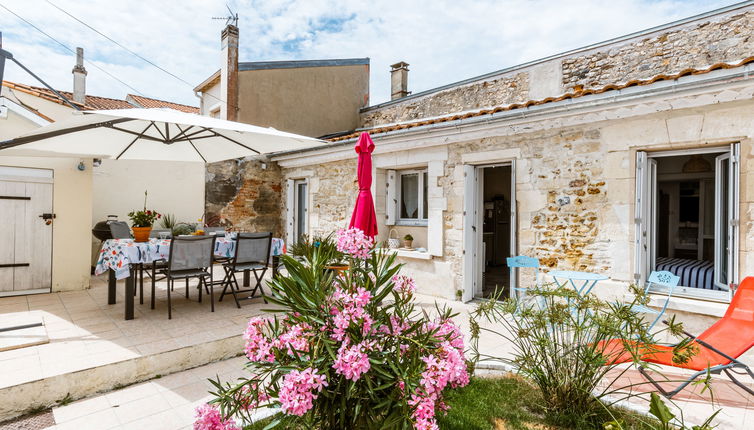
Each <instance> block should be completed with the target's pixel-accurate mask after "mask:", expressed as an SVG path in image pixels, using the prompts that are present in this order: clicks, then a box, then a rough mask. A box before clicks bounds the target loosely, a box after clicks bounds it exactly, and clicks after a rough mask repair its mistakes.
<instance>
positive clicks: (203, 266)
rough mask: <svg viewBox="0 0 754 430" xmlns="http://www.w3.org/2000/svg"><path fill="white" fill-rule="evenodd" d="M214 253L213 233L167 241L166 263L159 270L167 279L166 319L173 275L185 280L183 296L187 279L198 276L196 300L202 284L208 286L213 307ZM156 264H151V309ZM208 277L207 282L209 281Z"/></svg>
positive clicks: (169, 316)
mask: <svg viewBox="0 0 754 430" xmlns="http://www.w3.org/2000/svg"><path fill="white" fill-rule="evenodd" d="M214 253H215V237H214V236H178V237H175V238H173V240H172V241H171V242H170V256H169V257H168V262H167V267H166V268H164V269H162V270H160V273H161V274H163V275H164V276H165V279H167V282H168V286H167V292H168V319H172V318H173V309H172V306H171V302H170V291H171V290H172V287H173V284H174V283H175V280H176V279H184V280H185V281H186V298H188V296H189V283H188V281H189V279H191V278H197V279H199V285H198V287H199V302H200V303H201V301H202V289H203V288H202V287H204V289H209V294H210V306H211V309H212V312H214V311H215V292H214V285H213V283H212V282H211V281H212V257H213V255H214ZM155 276H156V273H155V268H154V266H153V268H152V308H153V309H154V295H155ZM208 279H209V282H208Z"/></svg>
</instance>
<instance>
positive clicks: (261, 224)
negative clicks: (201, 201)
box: [205, 158, 283, 237]
mask: <svg viewBox="0 0 754 430" xmlns="http://www.w3.org/2000/svg"><path fill="white" fill-rule="evenodd" d="M263 163H264V164H265V166H266V167H265V168H263ZM281 191H282V175H281V172H280V168H279V167H278V165H277V164H276V163H271V162H269V161H266V160H264V159H262V158H257V159H240V160H229V161H223V162H219V163H212V164H210V165H208V166H207V174H206V193H207V196H206V199H205V219H206V220H207V221H209V222H211V223H216V222H218V221H219V220H220V219H222V220H223V221H225V223H227V224H230V225H232V226H233V227H234V228H236V229H239V230H244V231H271V232H273V234H274V235H275V237H281V236H280V235H282V234H283V229H282V225H281V222H280V216H279V214H280V212H281V210H282V206H283V205H282V204H281V200H282V193H281Z"/></svg>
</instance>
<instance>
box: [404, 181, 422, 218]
mask: <svg viewBox="0 0 754 430" xmlns="http://www.w3.org/2000/svg"><path fill="white" fill-rule="evenodd" d="M401 218H403V219H418V218H419V174H418V173H411V174H408V175H401Z"/></svg>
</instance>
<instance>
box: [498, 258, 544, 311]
mask: <svg viewBox="0 0 754 430" xmlns="http://www.w3.org/2000/svg"><path fill="white" fill-rule="evenodd" d="M505 261H506V263H507V264H508V267H509V268H510V279H511V280H513V277H514V276H515V273H514V270H513V269H514V268H518V267H528V268H532V269H535V280H536V284H537V287H539V286H540V284H539V259H538V258H534V257H527V256H526V255H517V256H515V257H508V258H506V260H505ZM527 289H528V288H525V287H516V288H512V287H511V290H512V291H511V292H512V293H513V294H511V295H512V296H513V295H514V294H515V297H516V299H517V300H518V303H521V301H523V299H524V298H525V297H526V290H527ZM516 312H518V305H516Z"/></svg>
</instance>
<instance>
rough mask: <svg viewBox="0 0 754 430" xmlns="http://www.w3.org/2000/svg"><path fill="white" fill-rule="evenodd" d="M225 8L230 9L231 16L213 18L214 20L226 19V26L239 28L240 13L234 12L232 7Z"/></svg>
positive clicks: (226, 5)
mask: <svg viewBox="0 0 754 430" xmlns="http://www.w3.org/2000/svg"><path fill="white" fill-rule="evenodd" d="M225 7H226V8H228V13H229V14H230V15H228V16H213V17H212V19H224V20H225V25H233V26H234V27H238V12H233V11H232V10H231V9H230V6H228V4H227V3H226V4H225Z"/></svg>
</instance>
